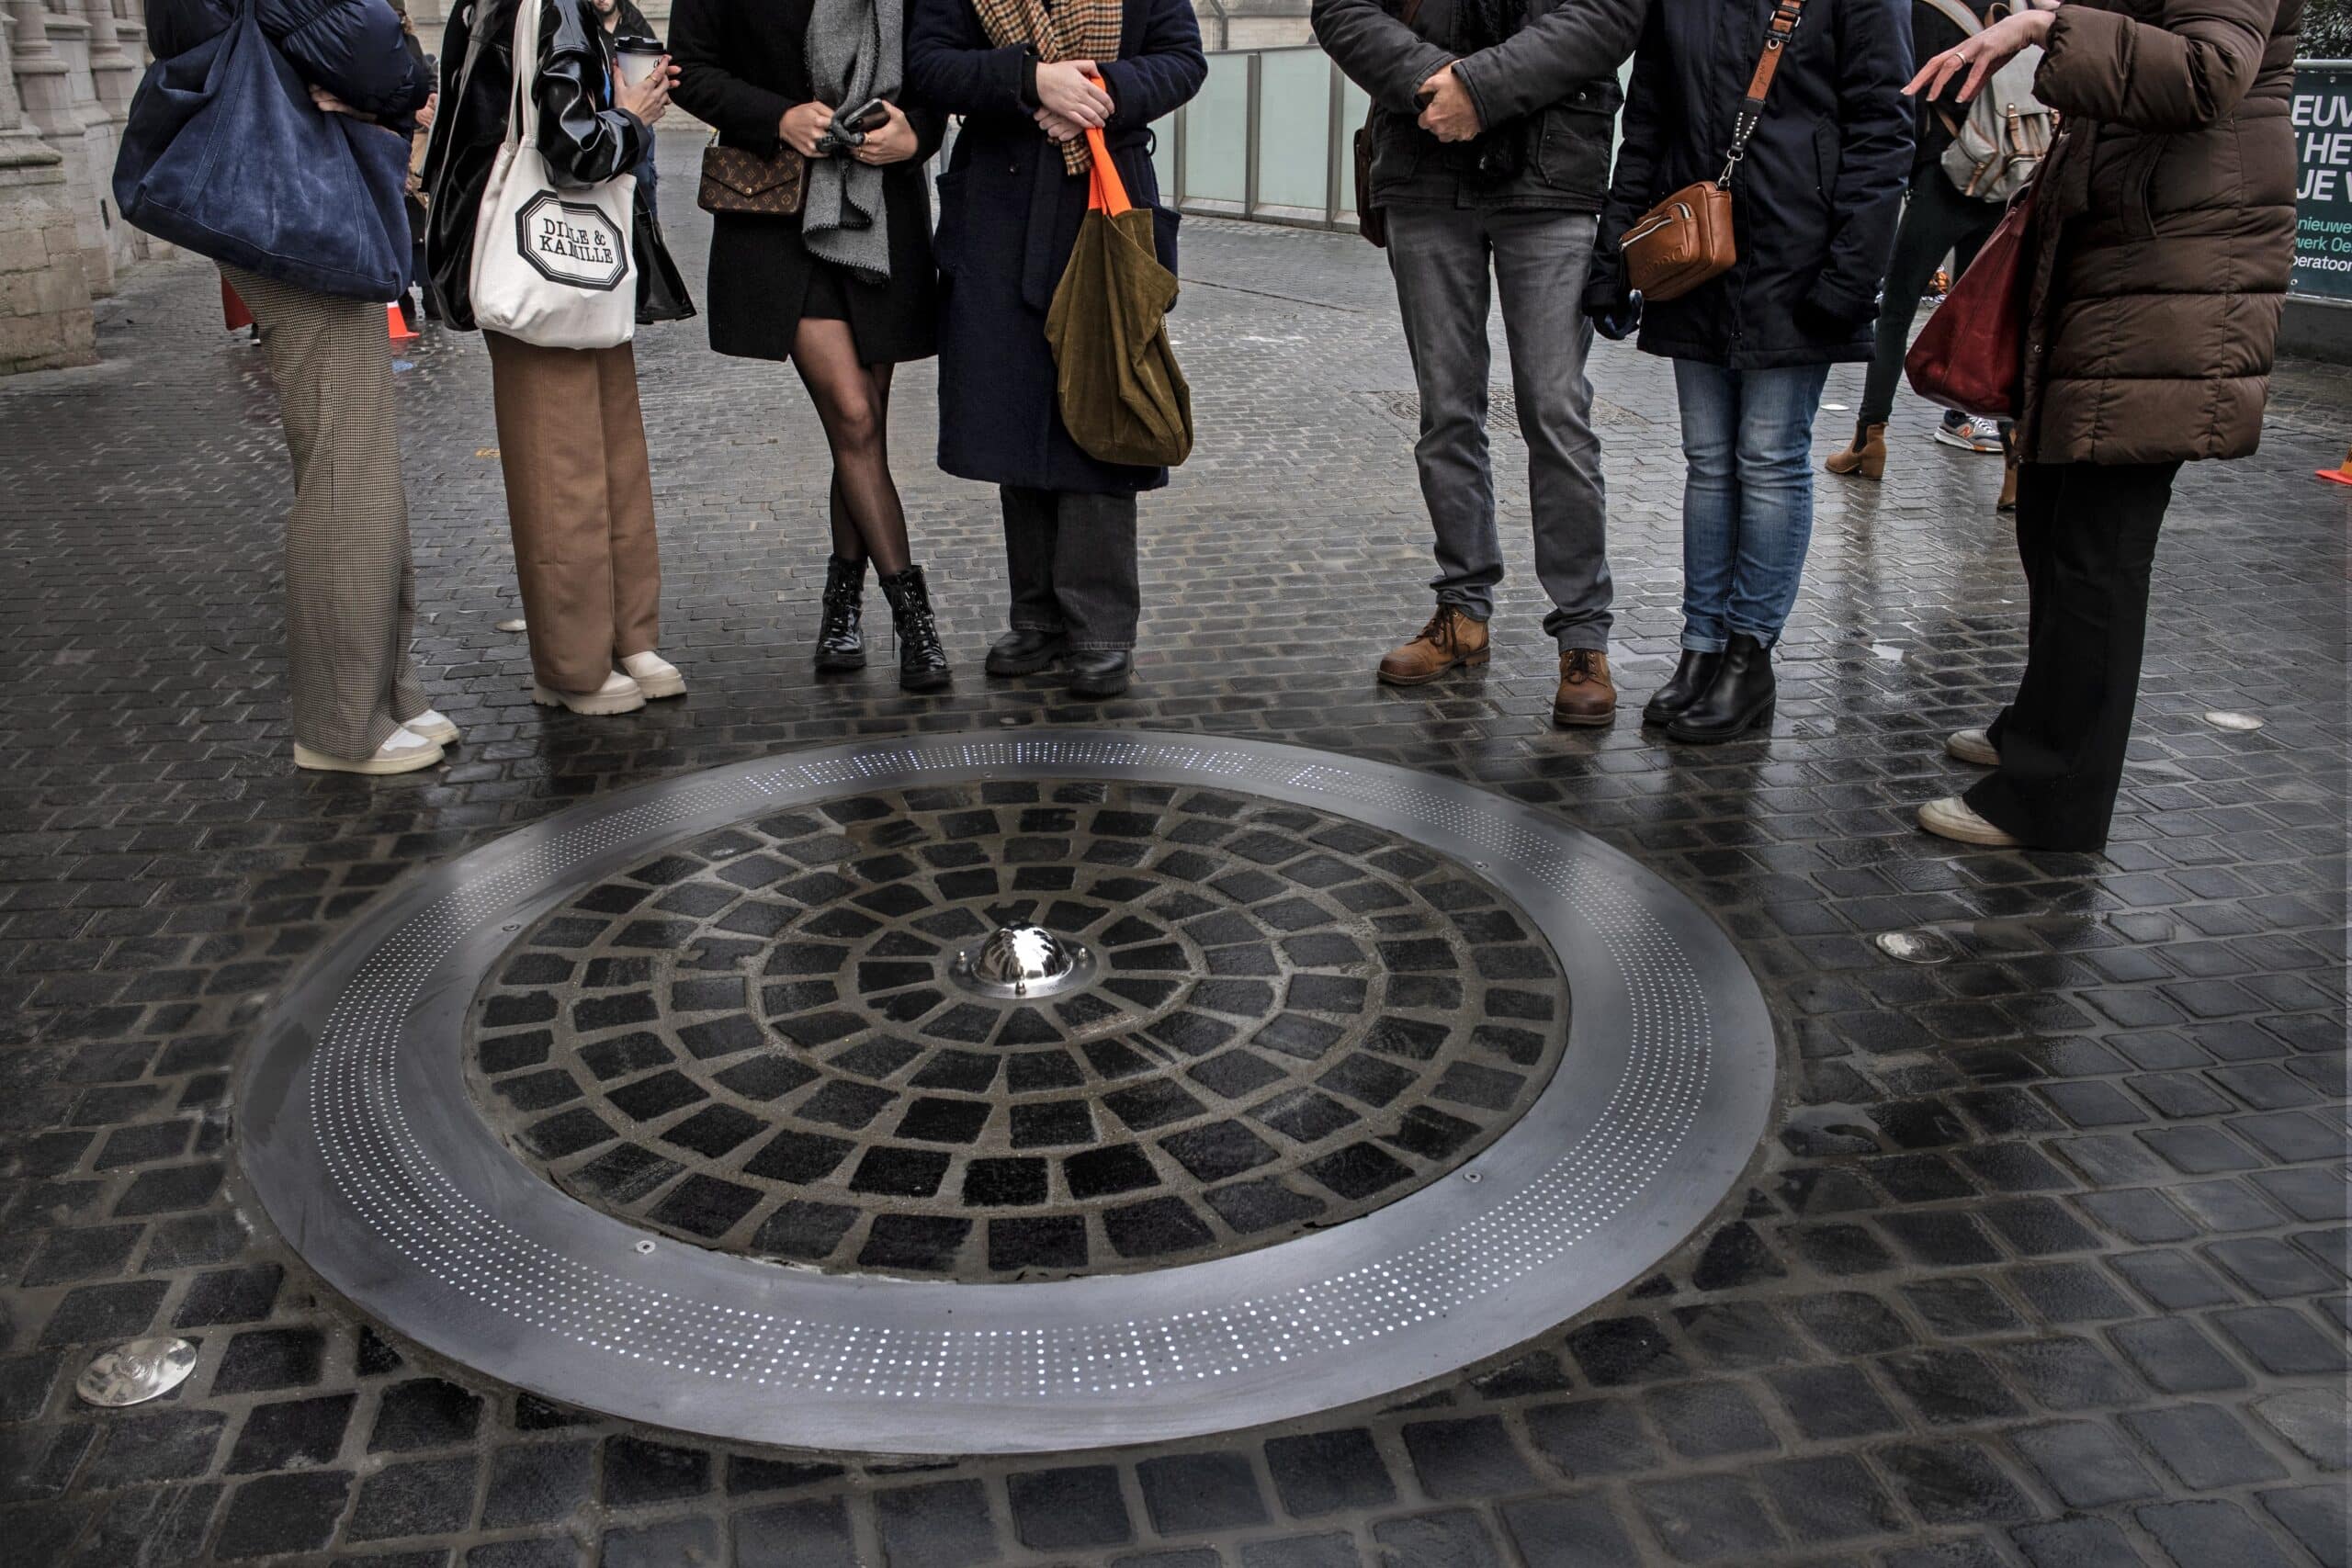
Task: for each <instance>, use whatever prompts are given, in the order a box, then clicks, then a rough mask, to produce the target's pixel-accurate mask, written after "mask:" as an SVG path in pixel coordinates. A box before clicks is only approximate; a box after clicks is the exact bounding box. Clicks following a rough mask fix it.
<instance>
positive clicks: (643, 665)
mask: <svg viewBox="0 0 2352 1568" xmlns="http://www.w3.org/2000/svg"><path fill="white" fill-rule="evenodd" d="M621 668H622V669H623V670H625V671H628V676H629V679H631V680H633V681H635V682H637V686H638V690H639V691H641V692H643V693H644V694H646V695H647V696H649V697H683V696H684V695H685V694H686V678H685V677H684V675H681V674H679V673H678V667H677V666H676V665H674V664H673V663H671V662H670V661H669V660H666V659H664V658H662V656H661V655H660V654H658V653H650V652H649V653H632V654H630V655H629V656H628V658H627V659H624V660H621Z"/></svg>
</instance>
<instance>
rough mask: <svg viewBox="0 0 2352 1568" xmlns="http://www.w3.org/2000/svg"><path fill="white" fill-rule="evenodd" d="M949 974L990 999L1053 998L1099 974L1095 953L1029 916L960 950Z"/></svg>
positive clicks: (962, 984)
mask: <svg viewBox="0 0 2352 1568" xmlns="http://www.w3.org/2000/svg"><path fill="white" fill-rule="evenodd" d="M947 973H948V975H949V976H951V977H952V978H953V979H954V980H955V981H956V984H957V985H959V986H962V987H964V988H965V989H967V990H971V991H977V992H978V993H979V994H980V995H981V996H984V997H1000V998H1008V997H1051V996H1058V995H1059V994H1061V993H1062V992H1064V991H1074V990H1076V989H1078V988H1079V987H1080V986H1083V985H1085V984H1086V983H1087V982H1088V981H1089V980H1091V979H1092V978H1093V977H1094V954H1093V953H1092V952H1091V950H1089V949H1088V947H1087V946H1086V944H1085V943H1084V942H1065V941H1063V940H1062V939H1061V938H1060V937H1057V936H1056V935H1055V934H1054V933H1053V932H1051V931H1047V930H1046V928H1045V927H1043V926H1037V925H1032V924H1030V923H1029V922H1028V921H1026V920H1022V921H1017V922H1015V923H1014V924H1012V925H1009V926H999V927H998V928H997V929H996V930H994V931H990V932H989V934H988V935H987V936H986V937H985V938H984V939H982V941H981V942H980V945H979V946H978V947H977V948H974V949H973V950H972V951H970V952H969V953H958V954H956V962H955V963H954V964H950V965H949V966H948V971H947Z"/></svg>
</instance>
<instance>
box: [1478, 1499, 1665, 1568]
mask: <svg viewBox="0 0 2352 1568" xmlns="http://www.w3.org/2000/svg"><path fill="white" fill-rule="evenodd" d="M1502 1517H1503V1524H1504V1528H1505V1529H1509V1530H1510V1539H1511V1543H1512V1544H1513V1545H1515V1546H1516V1547H1518V1548H1519V1554H1520V1556H1521V1557H1522V1558H1524V1559H1525V1560H1526V1562H1527V1565H1528V1568H1636V1565H1637V1564H1639V1563H1640V1562H1641V1561H1642V1555H1641V1549H1640V1548H1639V1547H1637V1546H1636V1545H1635V1544H1634V1538H1633V1537H1632V1536H1631V1535H1629V1534H1628V1533H1627V1531H1626V1529H1625V1526H1624V1525H1623V1522H1622V1521H1621V1520H1620V1519H1619V1518H1618V1517H1617V1515H1616V1514H1615V1512H1614V1511H1613V1510H1611V1507H1610V1506H1609V1503H1608V1499H1607V1497H1606V1496H1605V1495H1602V1494H1600V1493H1598V1492H1587V1493H1579V1494H1574V1495H1567V1496H1559V1497H1539V1498H1532V1499H1529V1500H1527V1501H1523V1502H1518V1503H1506V1504H1504V1505H1503V1506H1502Z"/></svg>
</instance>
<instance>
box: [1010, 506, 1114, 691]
mask: <svg viewBox="0 0 2352 1568" xmlns="http://www.w3.org/2000/svg"><path fill="white" fill-rule="evenodd" d="M1001 494H1002V496H1003V498H1004V570H1005V575H1006V576H1007V577H1008V578H1010V579H1011V580H1012V625H1013V626H1014V628H1015V629H1017V630H1021V631H1035V632H1053V633H1057V634H1058V635H1060V636H1062V637H1066V638H1068V639H1069V646H1070V647H1071V648H1074V649H1093V650H1095V651H1098V652H1100V651H1106V650H1109V649H1129V648H1133V647H1135V645H1136V615H1137V614H1138V613H1139V612H1140V611H1141V609H1142V607H1143V589H1142V586H1141V580H1140V577H1139V574H1138V571H1137V568H1136V498H1135V497H1134V496H1132V495H1090V494H1084V493H1081V492H1080V491H1056V490H1028V489H1025V488H1023V487H1021V486H1017V485H1005V486H1002V487H1001Z"/></svg>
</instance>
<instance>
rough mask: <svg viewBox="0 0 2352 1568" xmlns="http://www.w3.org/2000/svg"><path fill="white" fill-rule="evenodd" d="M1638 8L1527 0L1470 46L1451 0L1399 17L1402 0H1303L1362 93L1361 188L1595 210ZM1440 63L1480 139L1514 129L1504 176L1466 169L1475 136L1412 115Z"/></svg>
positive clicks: (1473, 156)
mask: <svg viewBox="0 0 2352 1568" xmlns="http://www.w3.org/2000/svg"><path fill="white" fill-rule="evenodd" d="M1648 9H1649V0H1532V5H1531V6H1529V8H1528V20H1527V23H1526V25H1525V26H1524V27H1521V28H1519V29H1518V30H1517V31H1516V32H1514V33H1512V34H1511V35H1510V37H1509V38H1507V39H1503V40H1502V41H1501V42H1500V43H1497V44H1493V45H1490V46H1488V47H1487V48H1484V49H1476V50H1465V49H1464V48H1461V47H1458V45H1457V41H1456V40H1458V39H1460V38H1461V37H1462V36H1463V29H1462V20H1463V18H1462V15H1461V12H1462V6H1461V5H1460V4H1459V0H1423V4H1422V6H1421V7H1420V10H1419V14H1418V15H1417V16H1416V17H1414V19H1413V25H1412V26H1411V27H1410V28H1408V27H1407V26H1406V25H1405V24H1404V22H1403V21H1402V20H1400V19H1399V14H1400V13H1401V11H1402V10H1403V4H1402V0H1314V11H1313V16H1314V22H1315V37H1316V39H1317V42H1319V43H1320V44H1322V46H1323V49H1324V51H1325V52H1326V53H1328V54H1329V55H1330V57H1331V58H1332V60H1333V61H1334V62H1337V63H1338V65H1339V67H1340V70H1341V71H1342V72H1344V73H1347V75H1348V77H1349V79H1350V80H1351V81H1352V82H1354V83H1355V84H1356V85H1358V86H1360V87H1362V88H1363V90H1364V91H1365V92H1367V93H1369V94H1371V95H1372V100H1373V104H1374V115H1373V138H1374V153H1373V165H1372V184H1373V195H1374V198H1375V199H1376V200H1378V201H1379V202H1381V203H1382V204H1383V205H1385V204H1387V203H1389V202H1394V201H1433V202H1443V203H1446V204H1448V205H1452V204H1453V203H1455V202H1460V203H1463V204H1464V205H1468V206H1476V207H1551V208H1559V209H1565V210H1567V211H1573V212H1598V211H1600V207H1601V203H1602V201H1603V200H1604V199H1605V198H1606V197H1607V196H1608V191H1609V141H1610V128H1611V123H1612V122H1613V121H1614V120H1615V118H1616V115H1617V108H1618V106H1619V104H1621V103H1622V102H1623V94H1622V93H1621V92H1620V91H1619V90H1618V86H1617V68H1618V66H1619V65H1621V64H1623V62H1624V61H1625V57H1626V56H1628V55H1630V54H1632V53H1633V52H1634V43H1635V41H1636V40H1637V39H1639V38H1640V36H1641V30H1642V17H1643V16H1644V14H1645V12H1647V10H1648ZM1448 63H1451V64H1452V65H1453V73H1454V75H1455V76H1457V77H1459V78H1460V79H1461V82H1462V85H1464V87H1465V88H1466V89H1467V90H1468V91H1469V94H1470V97H1471V100H1472V101H1473V102H1474V103H1476V105H1477V106H1478V121H1479V124H1480V125H1481V126H1482V127H1484V128H1485V129H1484V131H1483V133H1482V135H1481V137H1480V141H1486V140H1487V139H1489V138H1511V139H1514V141H1515V143H1516V145H1515V147H1514V149H1513V156H1514V158H1515V160H1516V167H1517V170H1518V172H1517V173H1516V174H1515V175H1510V176H1508V177H1505V178H1501V179H1494V178H1488V177H1480V176H1478V175H1476V173H1475V169H1476V164H1477V161H1478V152H1477V148H1478V146H1479V143H1478V142H1456V143H1453V144H1448V143H1445V142H1441V141H1438V139H1437V138H1436V137H1434V136H1431V135H1430V133H1429V132H1427V131H1425V130H1422V129H1421V128H1420V127H1419V124H1418V123H1416V121H1417V119H1418V118H1419V113H1420V105H1419V102H1418V101H1417V100H1416V95H1417V94H1418V93H1419V91H1420V86H1421V84H1422V83H1423V82H1426V81H1428V80H1429V79H1430V77H1431V76H1432V75H1434V74H1436V73H1437V72H1438V70H1439V69H1440V68H1441V67H1442V66H1444V65H1446V64H1448Z"/></svg>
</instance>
